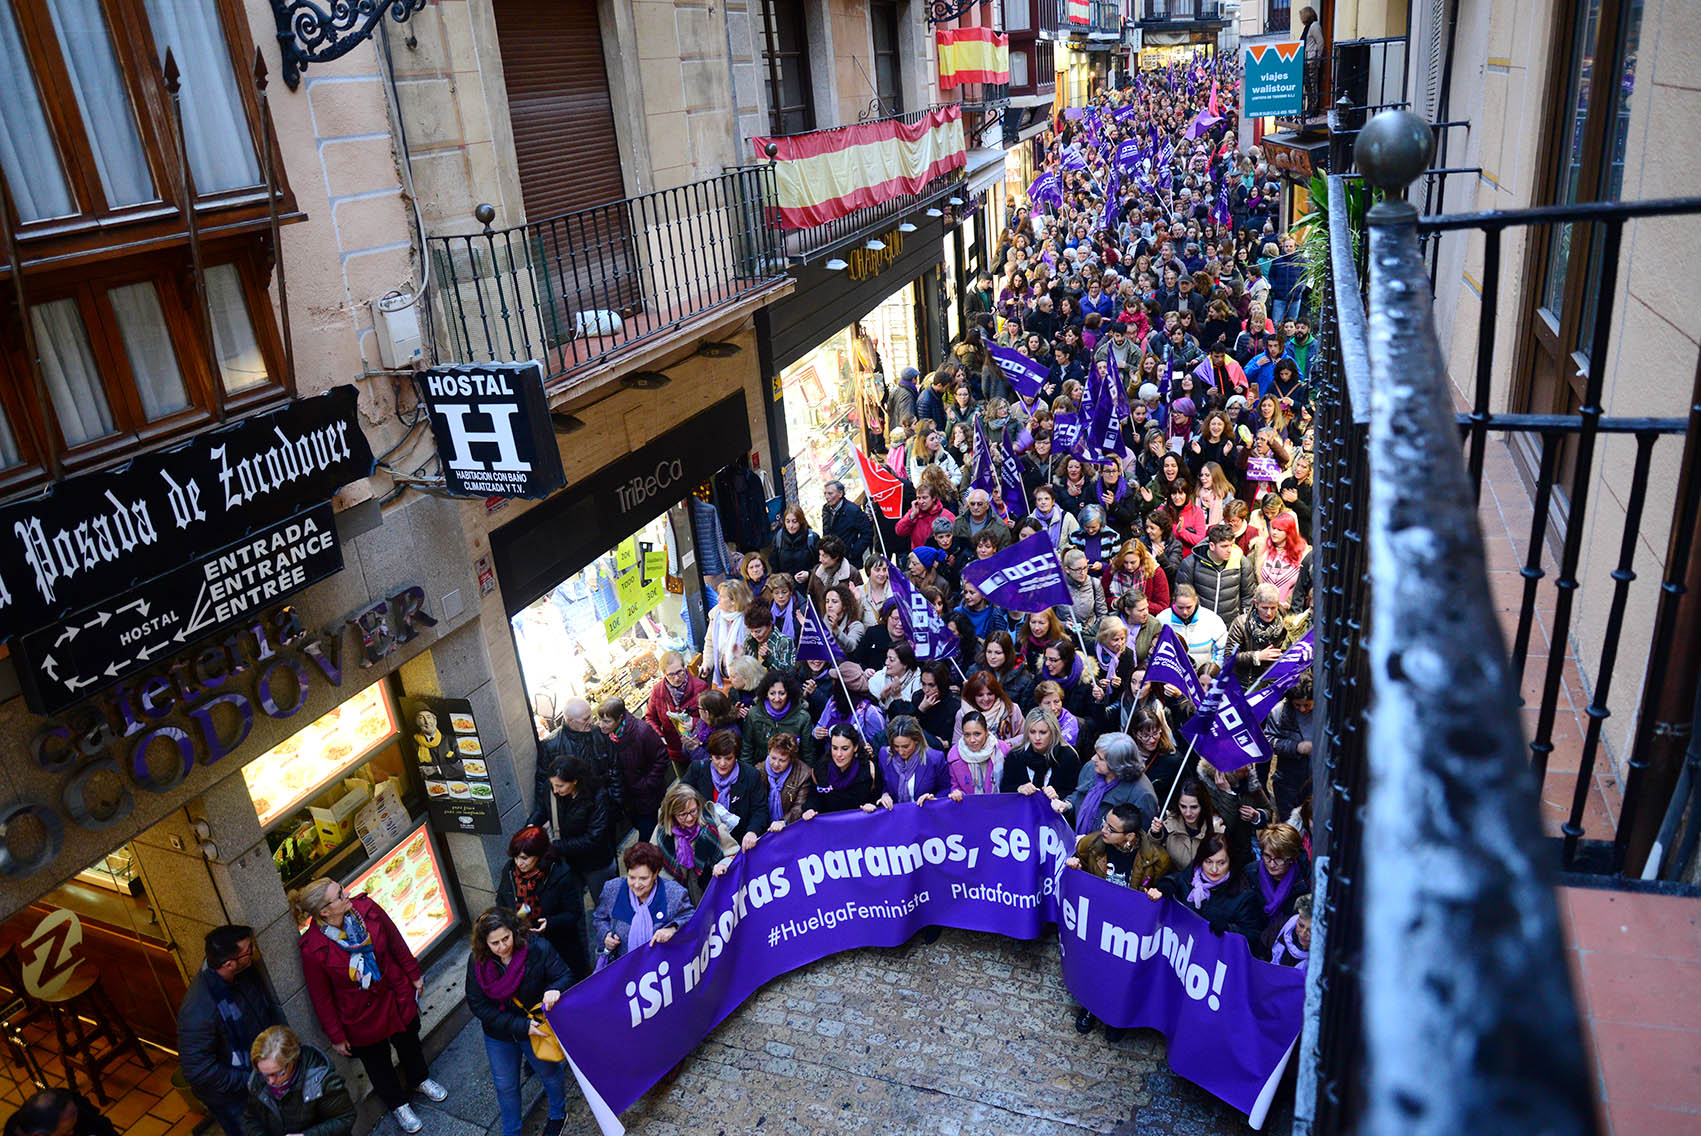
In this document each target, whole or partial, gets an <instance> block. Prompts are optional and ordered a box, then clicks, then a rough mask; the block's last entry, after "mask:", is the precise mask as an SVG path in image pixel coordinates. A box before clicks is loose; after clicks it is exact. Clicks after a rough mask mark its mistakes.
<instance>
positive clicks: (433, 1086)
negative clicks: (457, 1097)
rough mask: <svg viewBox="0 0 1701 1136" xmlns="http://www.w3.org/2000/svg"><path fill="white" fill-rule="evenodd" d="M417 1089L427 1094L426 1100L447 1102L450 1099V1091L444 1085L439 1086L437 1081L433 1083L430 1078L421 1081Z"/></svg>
mask: <svg viewBox="0 0 1701 1136" xmlns="http://www.w3.org/2000/svg"><path fill="white" fill-rule="evenodd" d="M415 1087H416V1088H418V1089H419V1091H420V1092H422V1093H424V1094H425V1099H426V1100H432V1101H446V1100H448V1099H449V1090H448V1089H445V1088H444V1087H443V1086H442V1085H439V1084H438V1083H437V1082H436V1081H433V1080H432V1079H431V1078H430V1077H427V1078H425V1080H423V1081H421V1082H420V1083H419V1084H418V1085H417V1086H415Z"/></svg>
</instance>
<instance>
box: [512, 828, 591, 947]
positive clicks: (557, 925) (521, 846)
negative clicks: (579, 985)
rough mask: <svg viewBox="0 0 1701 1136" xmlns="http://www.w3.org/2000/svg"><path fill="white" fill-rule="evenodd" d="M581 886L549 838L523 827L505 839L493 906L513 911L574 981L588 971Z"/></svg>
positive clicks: (538, 831) (582, 886)
mask: <svg viewBox="0 0 1701 1136" xmlns="http://www.w3.org/2000/svg"><path fill="white" fill-rule="evenodd" d="M584 888H585V885H584V882H583V881H582V880H580V879H579V877H578V875H577V874H576V873H575V872H574V871H573V869H572V868H570V867H568V866H567V864H565V863H563V862H562V861H561V860H560V859H559V858H557V856H556V855H555V849H554V847H553V846H552V845H551V844H550V842H549V836H548V835H547V834H546V833H545V832H544V831H543V829H541V828H539V827H538V826H537V825H535V824H529V825H527V826H526V827H525V828H522V829H521V830H520V831H518V832H516V833H515V834H514V837H513V839H512V840H510V841H508V862H507V863H506V864H504V865H502V878H501V879H500V880H499V881H497V884H496V906H498V907H505V908H507V909H508V910H509V911H513V912H515V913H517V914H518V915H519V916H520V918H521V919H523V920H525V921H526V925H527V929H528V930H530V931H531V932H532V933H533V934H537V935H542V936H543V937H544V938H546V939H548V940H549V945H550V946H552V947H554V948H555V950H556V952H557V953H558V954H560V955H561V957H562V958H563V959H565V960H566V962H567V966H568V967H569V968H570V969H571V970H572V971H573V977H574V978H575V979H579V978H584V977H585V976H586V975H588V974H590V972H591V964H590V955H589V953H588V952H587V951H586V949H585V934H584V932H585V928H584V923H585V900H584Z"/></svg>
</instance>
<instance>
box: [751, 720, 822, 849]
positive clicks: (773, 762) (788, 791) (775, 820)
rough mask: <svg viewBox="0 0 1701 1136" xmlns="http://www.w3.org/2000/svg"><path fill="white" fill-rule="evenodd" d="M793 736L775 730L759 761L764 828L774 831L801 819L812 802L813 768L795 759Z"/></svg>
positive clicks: (812, 804)
mask: <svg viewBox="0 0 1701 1136" xmlns="http://www.w3.org/2000/svg"><path fill="white" fill-rule="evenodd" d="M797 753H798V750H797V739H796V738H794V737H792V736H791V735H790V734H775V735H774V736H773V737H771V738H769V739H768V757H767V760H766V761H764V762H763V763H762V765H761V768H760V770H759V772H760V773H761V774H762V792H764V793H766V794H767V797H768V831H769V832H778V831H780V829H782V828H784V827H785V826H786V825H788V824H795V823H796V822H797V821H800V820H802V819H803V814H804V812H805V811H807V810H808V809H811V808H813V807H814V805H815V771H814V770H812V769H810V768H809V766H808V765H807V764H805V763H804V762H802V761H799V760H798V756H797Z"/></svg>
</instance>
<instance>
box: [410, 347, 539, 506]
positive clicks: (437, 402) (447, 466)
mask: <svg viewBox="0 0 1701 1136" xmlns="http://www.w3.org/2000/svg"><path fill="white" fill-rule="evenodd" d="M414 386H415V387H416V388H417V389H418V391H419V401H420V405H421V406H423V407H424V408H425V412H426V414H427V415H429V416H430V419H431V433H432V435H433V436H434V437H435V438H436V439H437V456H438V457H440V458H442V459H443V480H444V481H445V482H446V483H447V485H448V490H449V492H450V493H452V494H454V495H455V496H458V497H484V498H486V499H487V500H486V506H487V507H488V506H489V500H488V499H489V498H505V497H547V496H549V495H550V494H551V493H553V492H555V491H556V490H557V489H560V488H561V487H562V486H564V485H566V484H567V471H566V470H565V469H563V468H562V465H561V451H560V450H559V449H557V448H556V445H555V427H554V426H553V425H551V423H550V421H549V398H548V396H547V395H545V394H544V390H543V365H542V364H540V363H538V362H536V361H533V362H528V363H478V364H470V365H466V366H453V367H432V368H431V369H429V370H426V371H421V372H419V373H418V374H416V375H415V376H414Z"/></svg>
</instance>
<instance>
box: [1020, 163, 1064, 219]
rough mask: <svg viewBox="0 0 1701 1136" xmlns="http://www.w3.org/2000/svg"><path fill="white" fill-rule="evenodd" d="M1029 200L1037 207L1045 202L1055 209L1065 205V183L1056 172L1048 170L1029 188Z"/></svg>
mask: <svg viewBox="0 0 1701 1136" xmlns="http://www.w3.org/2000/svg"><path fill="white" fill-rule="evenodd" d="M1028 200H1029V201H1031V202H1033V203H1034V204H1035V205H1039V204H1040V203H1042V202H1044V203H1046V204H1049V205H1050V206H1051V207H1052V208H1054V209H1055V208H1058V207H1059V206H1061V205H1062V204H1063V182H1062V181H1061V180H1060V179H1059V178H1058V176H1057V171H1056V170H1047V171H1045V173H1043V174H1041V175H1040V176H1039V177H1037V178H1035V179H1034V182H1033V184H1032V185H1030V186H1028Z"/></svg>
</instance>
